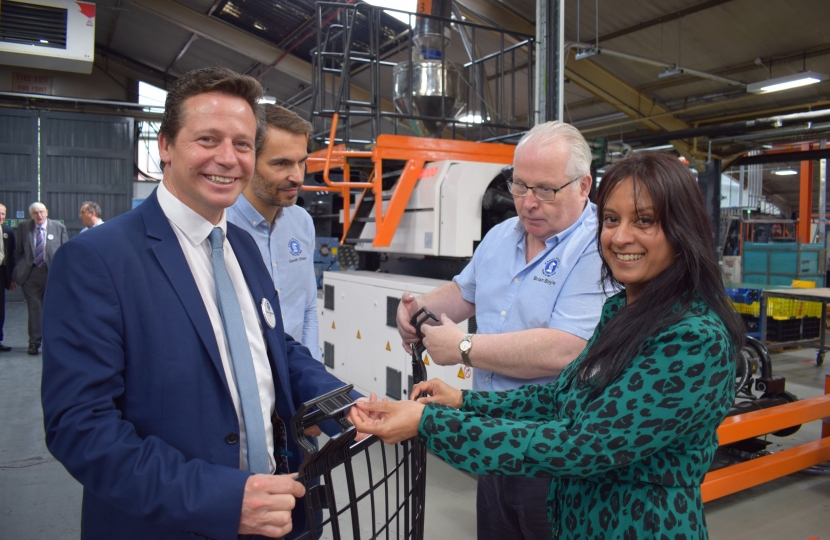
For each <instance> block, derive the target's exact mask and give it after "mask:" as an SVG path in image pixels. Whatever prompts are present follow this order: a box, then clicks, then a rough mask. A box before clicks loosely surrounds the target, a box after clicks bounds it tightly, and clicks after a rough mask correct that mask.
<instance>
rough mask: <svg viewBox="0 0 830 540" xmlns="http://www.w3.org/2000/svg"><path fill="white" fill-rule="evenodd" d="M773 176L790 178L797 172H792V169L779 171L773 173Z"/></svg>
mask: <svg viewBox="0 0 830 540" xmlns="http://www.w3.org/2000/svg"><path fill="white" fill-rule="evenodd" d="M773 174H777V175H778V176H792V175H794V174H798V171H794V170H792V169H780V170H778V171H775V172H774V173H773Z"/></svg>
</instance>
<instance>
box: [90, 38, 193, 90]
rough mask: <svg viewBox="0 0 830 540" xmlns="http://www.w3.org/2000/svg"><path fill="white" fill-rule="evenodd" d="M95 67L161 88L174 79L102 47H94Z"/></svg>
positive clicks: (165, 87)
mask: <svg viewBox="0 0 830 540" xmlns="http://www.w3.org/2000/svg"><path fill="white" fill-rule="evenodd" d="M95 67H97V68H99V69H100V70H101V71H104V72H106V73H115V74H118V75H123V76H125V77H129V78H130V79H135V80H137V81H144V82H146V83H148V84H152V85H153V86H156V87H158V88H162V89H167V86H168V85H169V84H171V83H172V82H173V81H175V80H176V77H175V76H172V77H171V76H168V75H167V74H166V73H164V72H163V71H159V70H157V69H155V68H153V67H150V66H148V65H146V64H142V63H141V62H137V61H135V60H133V59H132V58H127V57H126V56H122V55H120V54H117V53H113V52H112V51H108V50H106V49H104V48H103V47H96V48H95Z"/></svg>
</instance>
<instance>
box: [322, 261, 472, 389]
mask: <svg viewBox="0 0 830 540" xmlns="http://www.w3.org/2000/svg"><path fill="white" fill-rule="evenodd" d="M323 283H324V286H323V288H324V294H323V298H322V299H319V298H318V311H317V314H318V316H319V317H318V319H319V322H320V347H321V348H322V349H323V361H324V363H325V364H326V368H327V369H328V370H329V372H330V373H332V374H334V375H335V376H337V377H338V378H340V379H342V380H343V381H346V382H348V383H352V384H354V385H355V389H357V390H358V391H359V392H361V393H363V394H364V395H367V396H368V395H369V393H370V392H374V393H375V394H377V395H378V397H379V398H383V397H384V396H385V397H389V398H390V399H397V400H400V399H404V400H405V399H409V392H410V388H411V376H412V357H411V356H410V355H408V354H407V353H406V352H405V351H404V350H403V347H402V346H401V337H400V334H398V329H397V327H396V326H395V314H396V312H397V307H398V303H399V301H400V299H401V296H402V295H403V293H404V291H410V292H411V293H412V294H414V295H415V296H421V295H423V294H426V293H428V292H430V291H432V290H433V289H435V288H437V287H440V286H441V285H444V284H445V283H447V282H446V281H442V280H438V279H428V278H420V277H413V276H402V275H395V274H380V273H376V272H366V271H357V272H325V273H324V274H323ZM329 287H331V289H329ZM327 294H328V295H329V298H330V301H331V299H333V304H334V309H328V308H326V307H325V303H326V295H327ZM435 315H436V317H438V316H440V314H439V313H436V314H435ZM390 323H391V326H390ZM468 323H469V321H462V322H461V323H460V324H459V326H461V328H462V330H464V331H465V333H467V332H468V329H469V325H468ZM424 363H425V364H427V365H426V368H427V376H428V378H430V379H432V378H435V377H438V378H440V379H442V380H443V381H444V382H446V383H448V384H450V385H451V386H453V387H455V388H458V389H461V390H468V389H471V388H472V369H470V368H468V367H464V366H461V365H454V366H439V365H438V364H436V363H435V362H434V361H432V359H430V358H429V353H428V352H427V353H425V362H424Z"/></svg>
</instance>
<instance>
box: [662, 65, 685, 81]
mask: <svg viewBox="0 0 830 540" xmlns="http://www.w3.org/2000/svg"><path fill="white" fill-rule="evenodd" d="M675 75H683V68H679V67H677V66H675V67H672V68H666V69H665V71H663V72H661V73H660V74H659V75H657V78H658V79H665V78H666V77H674V76H675Z"/></svg>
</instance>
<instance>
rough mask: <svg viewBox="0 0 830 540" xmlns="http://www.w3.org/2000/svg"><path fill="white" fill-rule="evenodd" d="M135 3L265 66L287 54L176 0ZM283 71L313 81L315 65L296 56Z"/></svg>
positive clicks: (136, 0)
mask: <svg viewBox="0 0 830 540" xmlns="http://www.w3.org/2000/svg"><path fill="white" fill-rule="evenodd" d="M132 3H133V5H135V6H136V7H140V8H141V9H143V10H145V11H147V12H149V13H152V14H153V15H155V16H156V17H159V18H160V19H164V20H165V21H167V22H170V23H172V24H175V25H176V26H178V27H179V28H183V29H185V30H187V31H189V32H191V33H193V34H196V35H197V36H199V37H200V38H203V39H207V40H209V41H212V42H214V43H217V44H219V45H222V46H224V47H227V48H228V49H231V50H233V51H236V52H238V53H240V54H242V55H244V56H247V57H248V58H251V59H253V60H256V61H257V62H259V63H261V64H266V65H269V64H271V63H272V62H273V61H274V60H276V59H277V58H279V57H280V55H282V53H283V50H282V49H280V48H278V47H276V46H274V45H272V44H270V43H268V42H267V41H265V40H263V39H260V38H258V37H255V36H252V35H251V34H249V33H247V32H244V31H243V30H240V29H237V28H234V27H233V26H231V25H230V24H227V23H225V22H223V21H220V20H218V19H215V18H213V17H208V16H207V15H205V14H204V13H199V12H198V11H196V10H195V9H190V8H189V7H187V6H184V5H182V4H179V3H178V2H174V1H173V0H132ZM279 70H280V71H282V72H283V73H286V74H287V75H291V76H292V77H294V78H296V79H299V80H301V81H303V82H305V83H310V82H311V64H310V63H308V62H305V61H303V60H301V59H299V58H297V57H296V56H292V55H289V56H287V57H286V58H285V59H284V60H283V61H282V62H281V63H280V67H279Z"/></svg>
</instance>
